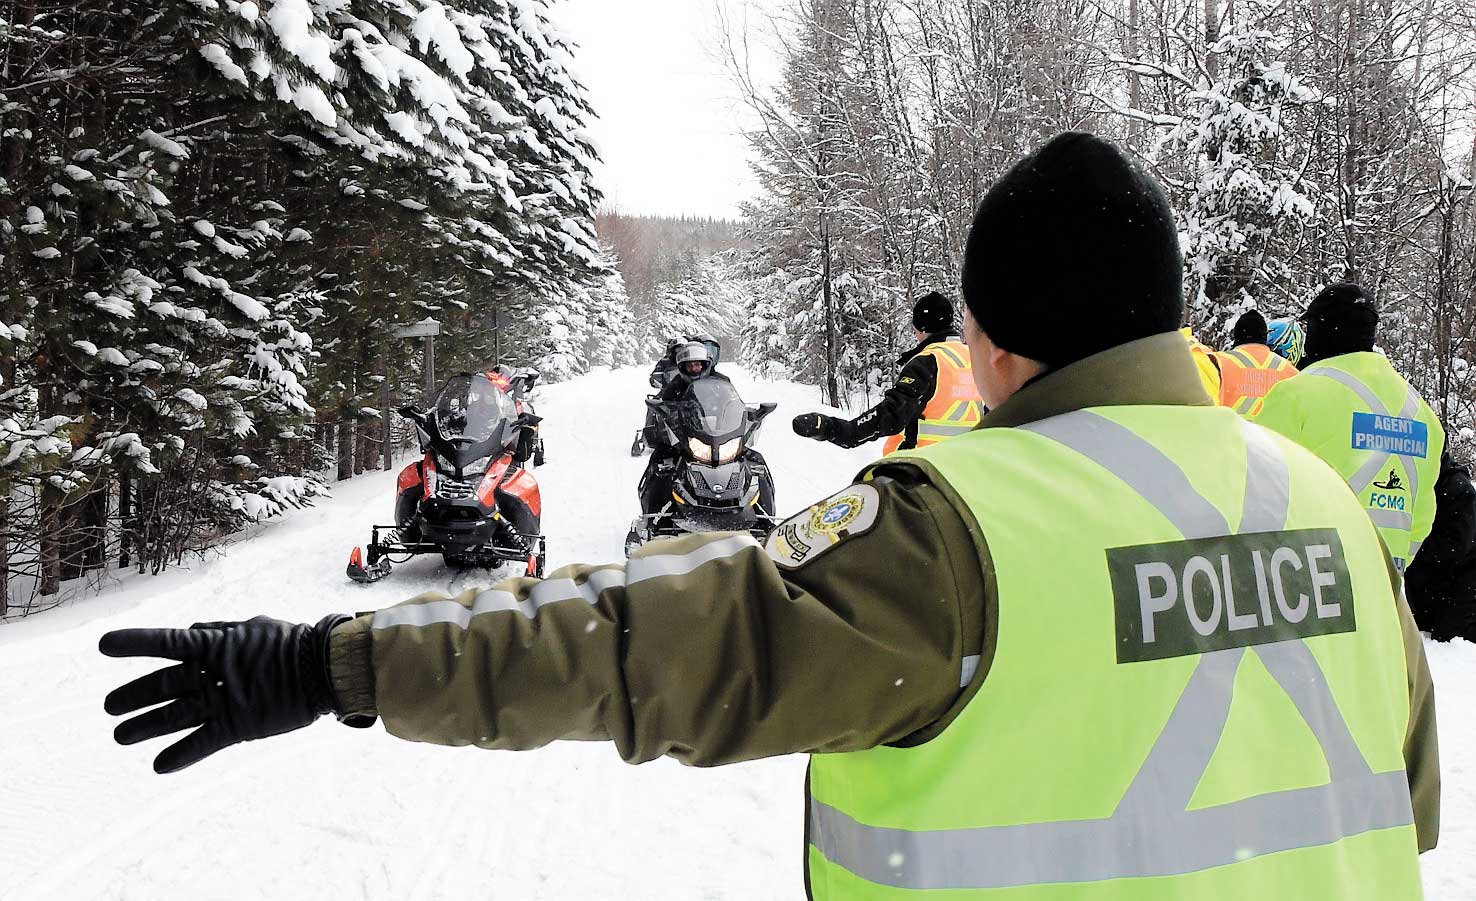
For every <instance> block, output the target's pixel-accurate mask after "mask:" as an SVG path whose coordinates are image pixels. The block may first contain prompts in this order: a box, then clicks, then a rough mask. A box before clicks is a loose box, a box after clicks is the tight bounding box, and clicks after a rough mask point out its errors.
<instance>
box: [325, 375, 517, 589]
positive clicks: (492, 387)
mask: <svg viewBox="0 0 1476 901" xmlns="http://www.w3.org/2000/svg"><path fill="white" fill-rule="evenodd" d="M532 378H533V379H536V378H537V374H536V373H533V374H532ZM516 381H524V382H527V381H530V379H529V377H528V375H526V374H519V375H517V376H515V378H514V380H509V379H508V378H507V377H506V376H504V375H503V374H502V373H500V372H497V371H490V372H478V373H464V374H462V375H458V376H455V377H453V378H452V379H451V380H450V381H448V382H447V383H446V386H445V387H444V388H442V389H441V393H440V394H439V395H438V396H437V397H436V402H435V406H434V407H433V408H432V409H431V410H430V411H428V412H421V411H419V410H415V409H413V408H411V407H405V408H404V409H402V410H400V411H399V412H400V415H401V416H404V417H406V418H407V419H409V420H411V421H412V422H414V423H415V428H416V431H417V433H418V434H419V436H420V449H421V451H422V452H423V453H424V457H423V459H421V460H419V461H417V462H415V463H412V464H410V465H409V466H407V467H405V468H404V469H403V470H402V471H401V472H400V478H399V483H398V493H397V495H396V498H395V524H394V525H393V526H374V527H373V534H372V538H371V539H370V542H369V546H368V550H367V553H364V552H361V550H360V549H359V548H354V550H353V553H352V554H351V555H350V556H349V564H348V576H349V578H350V579H353V580H354V581H355V582H377V581H379V580H380V579H383V578H384V577H385V576H387V575H389V574H390V570H391V562H392V558H395V557H399V558H403V559H398V560H394V561H393V562H397V563H403V562H405V560H406V559H409V558H410V557H414V556H417V555H420V554H440V555H441V556H442V557H443V558H444V559H445V561H446V563H447V564H448V565H451V566H483V567H495V566H499V565H501V564H503V563H508V562H513V563H520V564H523V565H524V566H525V567H526V572H527V574H528V575H530V576H538V577H542V575H543V568H544V542H543V535H542V533H541V531H540V519H541V517H542V513H543V504H542V498H541V497H540V495H539V491H538V481H537V479H535V478H534V477H533V474H532V473H531V472H530V471H529V470H528V468H527V463H528V461H529V460H530V459H531V458H533V457H534V456H535V454H536V453H537V451H538V444H539V439H538V431H537V429H538V423H539V422H540V420H539V417H537V416H536V415H534V414H533V413H532V412H530V411H529V410H527V409H520V404H519V402H518V401H517V400H515V399H514V396H515V395H517V394H520V393H525V392H526V386H524V387H522V388H520V387H518V385H517V384H516Z"/></svg>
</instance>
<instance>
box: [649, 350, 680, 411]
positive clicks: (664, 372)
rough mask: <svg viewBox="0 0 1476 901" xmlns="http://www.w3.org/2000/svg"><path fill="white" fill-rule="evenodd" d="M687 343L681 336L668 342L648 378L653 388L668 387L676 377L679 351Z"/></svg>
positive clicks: (658, 389)
mask: <svg viewBox="0 0 1476 901" xmlns="http://www.w3.org/2000/svg"><path fill="white" fill-rule="evenodd" d="M686 343H687V342H685V341H683V340H682V339H680V338H672V339H671V340H669V341H667V342H666V353H665V354H663V355H662V356H661V359H659V360H657V361H656V365H655V366H654V367H653V368H652V369H651V376H650V378H649V379H648V380H647V381H649V382H650V383H651V387H652V388H655V389H656V390H657V391H660V390H661V389H663V388H665V387H666V385H667V383H668V382H670V381H671V380H672V379H674V378H676V369H677V361H676V355H677V351H678V350H680V349H681V348H682V346H683V345H684V344H686ZM647 424H648V425H649V423H647Z"/></svg>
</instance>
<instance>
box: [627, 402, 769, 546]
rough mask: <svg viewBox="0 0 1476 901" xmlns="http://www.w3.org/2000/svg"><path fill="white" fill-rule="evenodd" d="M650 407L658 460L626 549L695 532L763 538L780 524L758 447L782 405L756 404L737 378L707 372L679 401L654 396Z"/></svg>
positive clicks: (644, 487)
mask: <svg viewBox="0 0 1476 901" xmlns="http://www.w3.org/2000/svg"><path fill="white" fill-rule="evenodd" d="M646 405H647V406H648V407H649V408H650V409H651V410H652V411H653V412H654V413H655V424H654V425H653V426H652V427H651V428H649V429H647V430H646V433H647V434H646V437H647V440H648V441H649V442H650V444H651V446H652V447H653V448H656V449H657V450H656V452H657V454H658V457H657V458H656V459H655V460H654V461H653V463H652V465H651V466H649V467H647V469H646V474H645V475H644V476H643V477H642V479H641V486H640V494H641V498H642V507H643V510H642V514H641V515H640V516H638V517H636V518H635V521H634V522H632V523H631V527H630V532H629V533H628V534H627V535H626V540H625V552H626V554H630V553H632V552H633V551H634V550H635V549H636V548H638V547H640V546H641V545H642V544H645V543H646V542H647V541H650V540H651V539H653V538H662V537H669V536H674V535H683V534H687V533H691V532H751V533H753V534H754V535H755V536H759V537H762V536H763V535H766V534H767V533H768V532H769V530H770V529H772V528H773V527H774V526H775V525H777V521H776V520H775V519H774V479H773V476H772V475H771V474H770V472H769V465H768V463H766V462H765V461H764V458H763V456H762V455H761V454H760V453H759V452H758V451H757V450H754V448H753V445H754V442H756V441H757V440H758V435H759V430H760V428H761V427H762V425H763V422H764V419H765V417H767V416H768V415H769V414H770V413H772V412H774V410H775V409H776V408H777V406H778V405H777V404H767V403H766V404H759V405H758V406H754V407H750V406H748V405H746V404H744V403H743V399H742V398H740V397H739V396H738V390H737V389H736V388H734V387H733V384H732V382H729V381H728V380H727V379H725V378H721V377H708V378H703V379H698V380H697V381H694V382H693V383H692V385H691V387H690V389H689V390H688V391H687V393H686V394H685V395H684V396H682V397H680V398H677V399H674V400H667V401H663V400H660V399H658V398H648V399H647V400H646ZM653 489H659V490H653ZM663 495H664V496H663Z"/></svg>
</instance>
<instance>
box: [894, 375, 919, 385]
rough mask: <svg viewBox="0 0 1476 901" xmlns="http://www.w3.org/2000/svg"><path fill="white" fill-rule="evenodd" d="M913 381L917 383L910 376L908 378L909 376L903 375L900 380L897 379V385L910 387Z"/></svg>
mask: <svg viewBox="0 0 1476 901" xmlns="http://www.w3.org/2000/svg"><path fill="white" fill-rule="evenodd" d="M915 381H917V379H915V378H913V377H912V376H910V375H904V376H902V377H901V378H900V379H897V384H899V385H911V384H912V383H913V382H915Z"/></svg>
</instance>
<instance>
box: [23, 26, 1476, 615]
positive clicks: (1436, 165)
mask: <svg viewBox="0 0 1476 901" xmlns="http://www.w3.org/2000/svg"><path fill="white" fill-rule="evenodd" d="M736 2H737V0H725V2H720V3H718V4H717V5H716V6H715V7H714V13H715V16H716V17H717V21H718V23H719V24H718V28H717V39H716V40H715V41H714V47H713V53H714V55H715V56H716V57H717V58H718V59H719V61H720V62H721V63H722V64H723V65H724V66H725V67H726V69H727V71H728V74H729V76H730V78H731V83H732V85H733V90H734V92H735V94H736V95H737V96H738V97H739V99H740V101H741V103H742V104H743V106H744V107H745V109H746V115H747V118H746V119H745V121H748V122H751V123H752V127H751V129H750V131H749V140H750V141H751V142H752V146H753V151H754V158H755V160H756V162H755V170H756V175H757V179H758V184H759V192H758V194H757V196H755V197H754V198H753V199H752V201H751V202H750V203H748V204H747V205H746V206H745V207H744V209H743V211H742V212H743V215H742V217H741V219H740V220H738V221H731V222H730V221H719V220H712V219H705V218H686V219H683V218H674V219H673V218H658V217H647V216H634V215H625V214H622V213H621V212H620V211H619V210H617V209H614V208H611V207H609V206H608V205H606V204H604V203H603V201H602V198H601V196H600V193H599V191H598V189H597V188H596V187H595V185H594V182H593V178H592V176H591V172H592V169H593V167H595V166H596V165H597V160H598V157H599V151H598V149H597V147H596V146H595V142H594V141H593V139H592V138H591V137H590V135H589V132H588V123H589V122H590V120H591V117H592V116H593V115H594V114H595V112H596V111H595V110H592V109H591V108H590V105H589V102H588V100H587V97H586V90H585V88H584V86H583V85H581V84H580V83H579V81H578V79H577V78H575V77H574V76H573V75H572V74H571V72H572V70H574V69H575V68H577V66H576V65H575V62H576V56H577V53H578V50H577V48H576V47H574V46H573V45H572V43H571V42H570V41H569V40H568V39H567V38H564V37H563V36H562V35H561V34H560V32H559V30H558V29H557V28H556V27H554V26H553V25H552V24H551V23H550V20H549V5H548V3H546V2H544V0H443V2H437V0H261V2H260V3H257V2H250V0H246V2H238V0H160V2H157V3H154V4H147V5H140V6H138V7H126V6H119V5H118V4H116V3H112V2H108V0H67V2H59V0H0V280H3V288H0V380H3V382H0V615H6V614H7V613H8V614H10V615H17V614H21V613H25V612H30V611H34V610H37V609H42V608H44V607H45V606H47V605H49V604H51V603H54V602H55V600H56V599H57V598H59V597H62V596H64V594H63V591H62V588H63V586H64V585H65V584H67V583H69V582H71V583H72V584H87V583H89V582H95V581H96V580H97V579H99V578H101V577H102V576H103V574H104V573H106V572H107V571H109V570H110V569H114V568H116V567H119V566H124V567H129V568H135V569H140V570H145V571H153V572H157V571H159V570H160V569H162V568H164V567H166V566H169V565H171V564H173V563H176V562H179V561H180V560H182V559H184V558H185V557H186V556H187V555H189V554H192V553H197V552H199V551H200V550H201V549H203V548H206V547H209V546H211V545H212V544H213V543H215V542H217V541H218V540H219V539H220V537H221V536H223V535H227V534H229V533H231V532H232V531H235V530H238V529H240V528H242V527H243V526H244V525H246V524H247V523H249V522H251V521H254V520H257V519H260V518H262V517H266V516H271V515H273V514H275V513H277V512H280V511H281V510H283V509H286V508H289V507H291V506H294V505H299V504H303V503H310V502H311V499H312V497H313V496H315V495H316V494H318V493H319V492H321V491H322V490H324V488H325V486H326V485H327V484H328V483H330V482H331V481H332V480H333V479H335V478H339V479H341V478H347V477H350V476H352V475H353V474H355V473H356V472H362V471H364V470H365V469H373V468H377V467H380V466H384V465H387V463H388V456H387V449H388V448H392V447H393V446H394V445H395V444H396V443H397V442H398V441H399V440H401V438H402V437H403V434H402V433H400V432H399V431H398V430H397V427H396V426H395V417H392V416H391V415H390V414H389V411H391V410H394V409H396V408H398V407H399V406H400V405H402V404H404V403H415V402H419V401H421V400H423V391H424V389H423V384H422V378H421V373H422V371H423V366H424V364H425V362H426V361H425V360H424V359H423V350H422V348H421V345H420V343H419V342H409V341H405V340H403V339H396V338H394V337H393V335H394V329H395V327H396V326H399V325H404V324H407V323H410V322H415V321H418V320H420V319H423V318H427V317H429V318H434V319H436V320H438V321H440V322H441V323H442V328H443V334H442V337H441V338H439V339H437V342H436V347H435V353H436V368H437V370H438V371H440V372H442V373H447V372H453V371H458V370H462V369H472V368H477V367H483V366H487V365H491V364H493V363H498V362H501V363H507V364H510V365H531V366H534V367H536V368H539V369H540V370H541V371H542V372H543V373H544V374H545V377H546V378H550V379H560V378H566V377H569V376H572V375H575V374H578V373H581V372H585V371H588V370H589V369H591V368H592V367H597V366H616V365H629V364H633V363H642V362H646V361H649V360H650V359H651V358H652V357H653V356H654V355H655V354H656V353H657V352H658V350H659V348H660V347H661V346H662V345H663V344H664V341H665V339H666V337H667V336H669V335H673V334H692V333H696V332H708V333H712V334H715V335H717V336H718V337H720V338H721V339H723V340H724V343H725V345H726V356H727V358H729V359H736V360H740V361H742V362H744V363H746V364H748V365H750V366H752V367H755V368H756V369H758V370H760V371H763V372H764V373H765V374H768V375H773V376H779V377H783V378H790V379H795V380H799V381H804V382H809V383H812V384H817V385H820V386H822V388H823V390H824V392H825V394H826V396H827V399H828V400H830V401H831V402H832V403H836V404H838V405H843V406H844V405H851V406H856V405H860V404H865V403H867V402H869V401H871V400H874V399H875V397H876V396H877V394H878V393H879V391H880V390H882V388H884V386H885V385H886V384H887V383H888V380H889V379H890V377H891V375H892V373H893V371H894V365H893V361H894V359H895V358H896V356H897V355H898V354H899V353H901V352H902V351H903V350H905V349H907V348H908V347H909V346H910V341H909V338H908V335H909V332H908V329H907V321H906V320H907V311H908V309H909V307H910V303H911V298H913V297H914V296H916V295H917V294H919V293H921V292H922V291H925V290H929V289H934V288H938V289H942V290H944V291H947V292H950V293H952V291H953V286H955V285H956V284H957V280H958V268H959V261H960V255H961V249H962V243H963V239H964V236H965V234H966V231H967V226H968V222H969V218H970V215H971V213H972V210H973V208H974V206H975V205H976V204H977V202H978V200H979V199H980V198H981V197H982V196H983V194H984V192H985V191H987V190H988V187H989V185H990V183H991V182H992V180H993V179H994V178H995V177H997V176H998V175H999V174H1000V173H1001V172H1002V171H1004V169H1006V168H1007V167H1008V166H1009V165H1011V164H1012V163H1013V162H1014V161H1015V160H1017V159H1018V158H1019V157H1021V156H1022V155H1024V154H1026V153H1028V152H1029V151H1030V150H1031V149H1032V148H1034V147H1035V146H1038V145H1039V144H1040V143H1041V142H1042V141H1044V140H1045V139H1046V138H1048V137H1050V136H1051V135H1053V134H1055V133H1058V132H1060V131H1065V130H1070V129H1077V130H1087V131H1093V132H1096V133H1098V134H1102V135H1104V136H1108V137H1111V138H1113V139H1114V140H1117V141H1118V142H1119V143H1121V144H1122V145H1123V146H1125V147H1127V148H1128V149H1130V150H1131V151H1132V152H1133V153H1134V154H1136V155H1137V156H1138V157H1139V158H1140V159H1141V160H1142V162H1143V164H1144V165H1145V166H1147V167H1149V168H1151V170H1152V171H1153V172H1154V173H1155V174H1156V175H1157V176H1158V177H1159V179H1160V180H1161V181H1162V182H1163V184H1164V185H1165V187H1166V188H1167V189H1168V191H1169V193H1170V194H1171V196H1172V199H1173V201H1174V204H1175V208H1176V210H1177V212H1178V215H1179V227H1180V238H1181V244H1182V247H1183V250H1184V255H1185V267H1186V269H1185V272H1186V291H1187V296H1188V301H1189V309H1190V324H1191V325H1192V326H1193V327H1194V328H1195V329H1196V331H1197V333H1198V334H1199V335H1200V336H1201V337H1202V338H1203V339H1205V340H1206V341H1208V342H1210V343H1220V342H1223V340H1224V338H1225V337H1226V334H1227V331H1228V325H1229V324H1230V323H1231V322H1233V321H1234V319H1235V317H1236V316H1238V315H1239V314H1240V313H1241V312H1242V311H1244V310H1246V309H1249V308H1251V307H1256V308H1258V309H1260V310H1262V311H1263V312H1264V313H1265V314H1266V315H1267V316H1268V317H1275V316H1283V315H1292V314H1295V313H1296V312H1298V311H1300V310H1301V309H1302V308H1303V307H1304V306H1305V304H1306V302H1307V300H1308V299H1309V298H1310V297H1311V296H1312V295H1313V294H1315V292H1316V291H1317V290H1318V289H1320V287H1322V286H1323V285H1325V284H1327V283H1328V282H1330V281H1334V280H1341V279H1348V280H1354V281H1358V282H1360V283H1361V284H1363V285H1364V286H1365V287H1366V288H1367V289H1368V290H1369V291H1370V292H1371V293H1372V294H1373V295H1374V296H1375V297H1376V298H1377V299H1378V301H1379V304H1380V307H1381V312H1382V317H1383V318H1382V330H1381V344H1382V346H1383V348H1384V349H1385V351H1386V352H1387V353H1388V354H1389V355H1390V357H1391V358H1392V359H1393V360H1394V361H1395V363H1396V365H1397V366H1399V368H1400V369H1401V370H1402V371H1403V372H1404V373H1405V374H1406V375H1407V376H1409V377H1410V379H1411V380H1412V381H1413V382H1414V384H1415V385H1416V387H1418V388H1419V389H1420V390H1421V392H1422V393H1423V394H1424V395H1425V397H1426V398H1428V399H1429V400H1430V401H1431V403H1432V405H1433V406H1434V407H1435V408H1436V410H1437V412H1439V413H1440V415H1441V416H1442V418H1443V419H1444V420H1445V422H1446V425H1447V430H1448V431H1449V432H1450V434H1451V435H1452V437H1453V443H1454V444H1455V446H1456V448H1457V450H1458V451H1459V452H1461V453H1465V452H1467V451H1468V450H1469V448H1470V446H1471V444H1472V442H1473V439H1476V431H1473V422H1472V412H1473V404H1476V384H1473V382H1472V375H1471V368H1470V365H1469V361H1470V360H1471V358H1472V352H1473V351H1472V342H1473V338H1476V335H1473V331H1476V216H1473V208H1472V207H1473V190H1472V185H1473V178H1476V154H1473V149H1476V5H1472V4H1471V3H1469V2H1468V0H1328V2H1310V0H1308V2H1271V0H1192V2H1186V0H1158V2H1155V0H1055V2H1050V3H1039V2H1026V0H991V2H984V0H772V2H769V3H767V4H766V5H765V6H764V10H763V11H762V12H753V11H750V10H745V11H743V12H744V13H745V14H743V15H739V14H737V13H738V11H737V10H736V8H735V6H734V4H735V3H736ZM750 13H751V14H750ZM758 48H762V49H763V52H764V53H765V54H766V55H768V56H772V57H774V58H777V60H778V61H779V63H780V76H779V77H778V78H777V79H772V78H765V77H761V76H760V75H756V74H755V70H754V68H753V67H752V66H751V62H750V61H751V59H752V57H753V55H754V52H755V51H756V50H757V49H758ZM679 119H680V111H673V121H674V122H679ZM674 127H679V125H674ZM658 138H659V136H653V140H654V139H658ZM1020 300H1021V302H1029V298H1021V299H1020ZM74 580H80V581H74Z"/></svg>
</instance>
